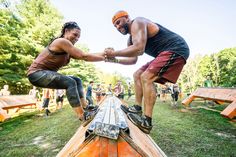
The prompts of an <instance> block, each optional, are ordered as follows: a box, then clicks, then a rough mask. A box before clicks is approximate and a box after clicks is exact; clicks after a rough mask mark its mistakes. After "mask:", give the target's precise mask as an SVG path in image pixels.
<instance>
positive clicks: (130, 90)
mask: <svg viewBox="0 0 236 157" xmlns="http://www.w3.org/2000/svg"><path fill="white" fill-rule="evenodd" d="M131 96H132V86H131V83H130V82H129V83H128V98H127V100H129V98H130V97H131Z"/></svg>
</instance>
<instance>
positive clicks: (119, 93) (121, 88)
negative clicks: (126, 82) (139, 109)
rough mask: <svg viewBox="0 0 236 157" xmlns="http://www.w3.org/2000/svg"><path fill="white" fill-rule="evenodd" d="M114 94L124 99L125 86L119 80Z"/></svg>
mask: <svg viewBox="0 0 236 157" xmlns="http://www.w3.org/2000/svg"><path fill="white" fill-rule="evenodd" d="M114 94H115V96H117V97H118V98H119V99H124V86H123V85H122V84H121V81H118V82H117V84H116V86H115V88H114Z"/></svg>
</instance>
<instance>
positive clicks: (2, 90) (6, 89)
mask: <svg viewBox="0 0 236 157" xmlns="http://www.w3.org/2000/svg"><path fill="white" fill-rule="evenodd" d="M8 89H9V86H8V85H7V84H6V85H4V86H3V89H1V91H0V96H1V95H2V96H7V95H10V94H11V92H10V91H9V90H8Z"/></svg>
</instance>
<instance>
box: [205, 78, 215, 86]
mask: <svg viewBox="0 0 236 157" xmlns="http://www.w3.org/2000/svg"><path fill="white" fill-rule="evenodd" d="M203 87H213V82H212V80H211V78H210V76H207V78H206V80H205V81H204V84H203Z"/></svg>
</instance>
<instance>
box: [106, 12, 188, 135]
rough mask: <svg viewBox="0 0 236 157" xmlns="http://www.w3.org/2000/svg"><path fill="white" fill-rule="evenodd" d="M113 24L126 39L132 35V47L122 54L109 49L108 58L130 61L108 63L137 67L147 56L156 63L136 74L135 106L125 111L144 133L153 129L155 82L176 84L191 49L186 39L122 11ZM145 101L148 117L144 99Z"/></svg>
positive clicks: (107, 50)
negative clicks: (139, 58) (140, 60)
mask: <svg viewBox="0 0 236 157" xmlns="http://www.w3.org/2000/svg"><path fill="white" fill-rule="evenodd" d="M112 23H113V25H114V26H115V27H116V29H117V30H118V31H119V32H120V33H121V34H123V35H126V34H129V35H130V37H129V39H128V43H127V45H128V47H127V48H125V49H122V50H116V51H115V50H114V49H112V48H107V49H106V50H105V51H106V53H105V54H106V57H116V56H118V57H127V58H124V59H117V58H114V59H113V60H111V59H107V61H110V62H116V63H120V64H125V65H129V64H135V63H136V62H137V59H138V56H141V55H143V53H144V52H145V53H146V54H148V55H150V56H152V57H154V59H153V60H152V61H151V62H149V63H147V64H146V65H144V66H143V67H141V68H140V69H138V70H137V71H136V72H135V73H134V74H133V77H134V83H135V84H134V87H135V105H133V106H131V107H129V108H125V107H124V106H123V107H122V109H123V110H124V111H125V112H127V113H128V114H127V116H128V118H129V119H130V120H131V121H132V122H133V123H134V124H135V125H136V126H138V127H139V128H140V129H141V130H142V131H143V132H145V133H150V131H151V129H152V111H153V107H154V104H155V101H156V90H155V87H154V82H158V83H161V84H164V83H165V82H171V83H176V81H177V79H178V77H179V74H180V72H181V71H182V68H183V66H184V64H185V63H186V60H187V58H188V56H189V48H188V45H187V44H186V42H185V41H184V39H183V38H182V37H181V36H179V35H178V34H176V33H174V32H172V31H170V30H168V29H166V28H165V27H163V26H161V25H159V24H157V23H154V22H152V21H150V20H149V19H147V18H144V17H137V18H135V19H134V20H131V19H130V17H129V15H128V13H127V12H126V11H118V12H117V13H116V14H115V15H114V16H113V18H112ZM143 98H144V111H145V112H144V115H143V116H141V115H139V114H137V113H142V107H141V106H142V105H141V104H142V99H143Z"/></svg>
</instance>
